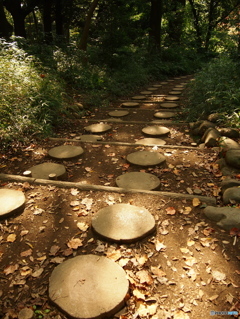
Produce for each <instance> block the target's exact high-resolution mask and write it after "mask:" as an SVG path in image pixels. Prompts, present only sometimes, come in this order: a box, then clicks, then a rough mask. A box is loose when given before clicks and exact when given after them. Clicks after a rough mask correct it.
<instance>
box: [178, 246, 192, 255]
mask: <svg viewBox="0 0 240 319" xmlns="http://www.w3.org/2000/svg"><path fill="white" fill-rule="evenodd" d="M180 250H181V252H182V253H183V254H188V253H190V250H189V249H187V248H184V247H182V248H180Z"/></svg>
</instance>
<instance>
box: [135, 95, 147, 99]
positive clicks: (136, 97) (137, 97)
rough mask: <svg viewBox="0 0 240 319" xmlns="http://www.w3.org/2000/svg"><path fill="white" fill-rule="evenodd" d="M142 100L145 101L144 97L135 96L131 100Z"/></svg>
mask: <svg viewBox="0 0 240 319" xmlns="http://www.w3.org/2000/svg"><path fill="white" fill-rule="evenodd" d="M144 99H146V97H145V96H143V95H135V96H133V97H132V100H144Z"/></svg>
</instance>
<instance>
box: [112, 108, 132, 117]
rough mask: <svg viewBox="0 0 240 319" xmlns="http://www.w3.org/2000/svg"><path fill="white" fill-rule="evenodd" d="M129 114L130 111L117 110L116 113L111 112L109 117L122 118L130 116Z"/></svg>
mask: <svg viewBox="0 0 240 319" xmlns="http://www.w3.org/2000/svg"><path fill="white" fill-rule="evenodd" d="M128 114H129V112H128V111H123V110H120V111H118V110H116V111H112V112H109V113H108V115H110V116H113V117H122V116H126V115H128Z"/></svg>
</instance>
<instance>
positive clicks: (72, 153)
mask: <svg viewBox="0 0 240 319" xmlns="http://www.w3.org/2000/svg"><path fill="white" fill-rule="evenodd" d="M83 152H84V150H83V149H82V147H81V146H74V145H61V146H56V147H53V148H51V149H50V150H49V152H48V155H49V156H50V157H52V158H56V159H62V160H65V159H71V158H75V157H79V156H80V155H82V154H83Z"/></svg>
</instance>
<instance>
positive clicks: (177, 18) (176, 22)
mask: <svg viewBox="0 0 240 319" xmlns="http://www.w3.org/2000/svg"><path fill="white" fill-rule="evenodd" d="M185 6H186V0H175V1H173V7H172V10H171V15H170V18H169V21H168V35H169V40H170V41H169V42H170V43H171V44H180V43H181V37H182V31H183V22H184V13H185Z"/></svg>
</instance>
